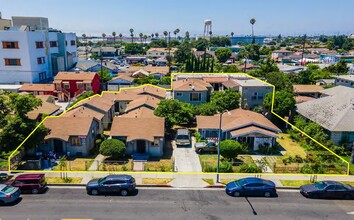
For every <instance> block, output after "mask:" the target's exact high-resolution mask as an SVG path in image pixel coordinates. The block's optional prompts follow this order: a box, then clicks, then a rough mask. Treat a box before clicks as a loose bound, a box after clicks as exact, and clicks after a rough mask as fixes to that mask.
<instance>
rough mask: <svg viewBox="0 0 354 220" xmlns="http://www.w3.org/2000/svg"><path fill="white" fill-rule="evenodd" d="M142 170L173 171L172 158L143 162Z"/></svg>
mask: <svg viewBox="0 0 354 220" xmlns="http://www.w3.org/2000/svg"><path fill="white" fill-rule="evenodd" d="M144 171H157V172H171V171H173V159H172V158H171V159H160V160H158V161H148V162H146V163H144Z"/></svg>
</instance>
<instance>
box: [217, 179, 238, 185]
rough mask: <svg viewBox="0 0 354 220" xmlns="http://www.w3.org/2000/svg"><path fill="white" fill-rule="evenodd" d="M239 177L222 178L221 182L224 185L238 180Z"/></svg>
mask: <svg viewBox="0 0 354 220" xmlns="http://www.w3.org/2000/svg"><path fill="white" fill-rule="evenodd" d="M236 180H237V179H220V182H221V183H222V184H224V185H226V184H228V183H229V182H233V181H236Z"/></svg>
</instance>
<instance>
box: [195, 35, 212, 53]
mask: <svg viewBox="0 0 354 220" xmlns="http://www.w3.org/2000/svg"><path fill="white" fill-rule="evenodd" d="M194 44H195V45H194V47H195V48H196V49H197V50H198V51H205V50H206V49H207V48H208V47H209V41H208V40H207V39H205V38H199V39H198V40H197V41H195V43H194Z"/></svg>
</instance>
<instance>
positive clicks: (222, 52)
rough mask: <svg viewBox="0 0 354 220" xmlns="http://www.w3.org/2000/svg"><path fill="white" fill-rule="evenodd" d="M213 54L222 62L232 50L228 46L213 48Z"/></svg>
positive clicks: (229, 55)
mask: <svg viewBox="0 0 354 220" xmlns="http://www.w3.org/2000/svg"><path fill="white" fill-rule="evenodd" d="M215 55H216V57H217V58H218V60H219V61H220V62H222V63H224V62H226V61H227V60H228V59H229V58H230V57H231V55H232V51H231V50H230V49H228V48H218V49H216V50H215Z"/></svg>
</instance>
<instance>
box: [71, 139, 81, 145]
mask: <svg viewBox="0 0 354 220" xmlns="http://www.w3.org/2000/svg"><path fill="white" fill-rule="evenodd" d="M71 145H72V146H81V139H80V138H77V137H73V138H71Z"/></svg>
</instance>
